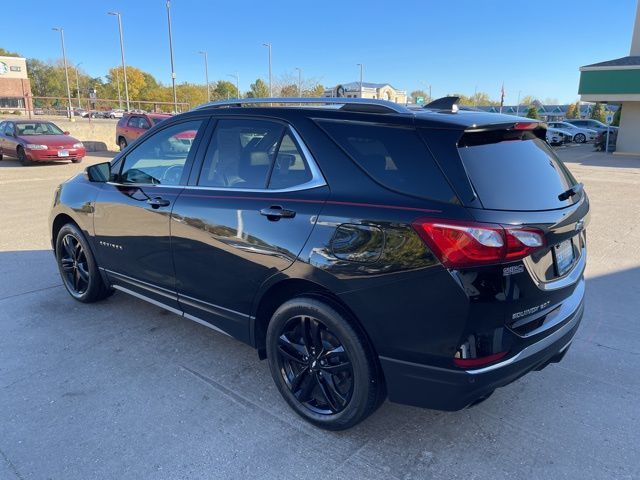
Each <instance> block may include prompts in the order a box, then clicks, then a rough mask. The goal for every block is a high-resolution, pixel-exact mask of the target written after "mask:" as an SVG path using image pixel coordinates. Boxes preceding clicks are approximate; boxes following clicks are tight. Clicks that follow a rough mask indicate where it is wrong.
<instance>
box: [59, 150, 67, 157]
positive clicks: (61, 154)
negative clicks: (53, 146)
mask: <svg viewBox="0 0 640 480" xmlns="http://www.w3.org/2000/svg"><path fill="white" fill-rule="evenodd" d="M58 156H59V157H68V156H69V150H58Z"/></svg>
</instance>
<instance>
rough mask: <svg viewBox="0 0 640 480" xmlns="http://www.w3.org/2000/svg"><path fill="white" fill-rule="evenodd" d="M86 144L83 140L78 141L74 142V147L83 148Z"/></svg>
mask: <svg viewBox="0 0 640 480" xmlns="http://www.w3.org/2000/svg"><path fill="white" fill-rule="evenodd" d="M83 147H84V145H83V144H82V142H78V143H74V144H73V148H83Z"/></svg>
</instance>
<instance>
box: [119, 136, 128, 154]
mask: <svg viewBox="0 0 640 480" xmlns="http://www.w3.org/2000/svg"><path fill="white" fill-rule="evenodd" d="M118 146H119V147H120V151H123V150H124V149H125V148H127V141H126V140H125V139H124V138H122V137H120V140H118Z"/></svg>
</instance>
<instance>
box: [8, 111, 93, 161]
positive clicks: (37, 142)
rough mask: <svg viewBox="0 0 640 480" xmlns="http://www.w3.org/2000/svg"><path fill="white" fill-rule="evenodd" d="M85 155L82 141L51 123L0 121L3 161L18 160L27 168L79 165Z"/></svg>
mask: <svg viewBox="0 0 640 480" xmlns="http://www.w3.org/2000/svg"><path fill="white" fill-rule="evenodd" d="M85 155H86V150H85V148H84V145H83V144H82V142H81V141H80V140H78V139H76V138H73V137H71V136H70V135H69V132H63V131H62V129H60V127H58V126H57V125H55V124H54V123H52V122H41V121H27V120H24V121H22V120H20V121H5V122H0V160H2V158H3V157H4V156H6V157H15V158H17V159H18V160H20V162H21V163H22V165H25V166H26V165H30V164H31V163H33V162H50V161H53V160H71V162H72V163H78V162H81V161H82V159H83V157H84V156H85Z"/></svg>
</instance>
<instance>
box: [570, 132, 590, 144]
mask: <svg viewBox="0 0 640 480" xmlns="http://www.w3.org/2000/svg"><path fill="white" fill-rule="evenodd" d="M573 141H574V142H576V143H584V142H586V141H587V137H586V136H585V134H584V133H577V134H576V136H575V137H573Z"/></svg>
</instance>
